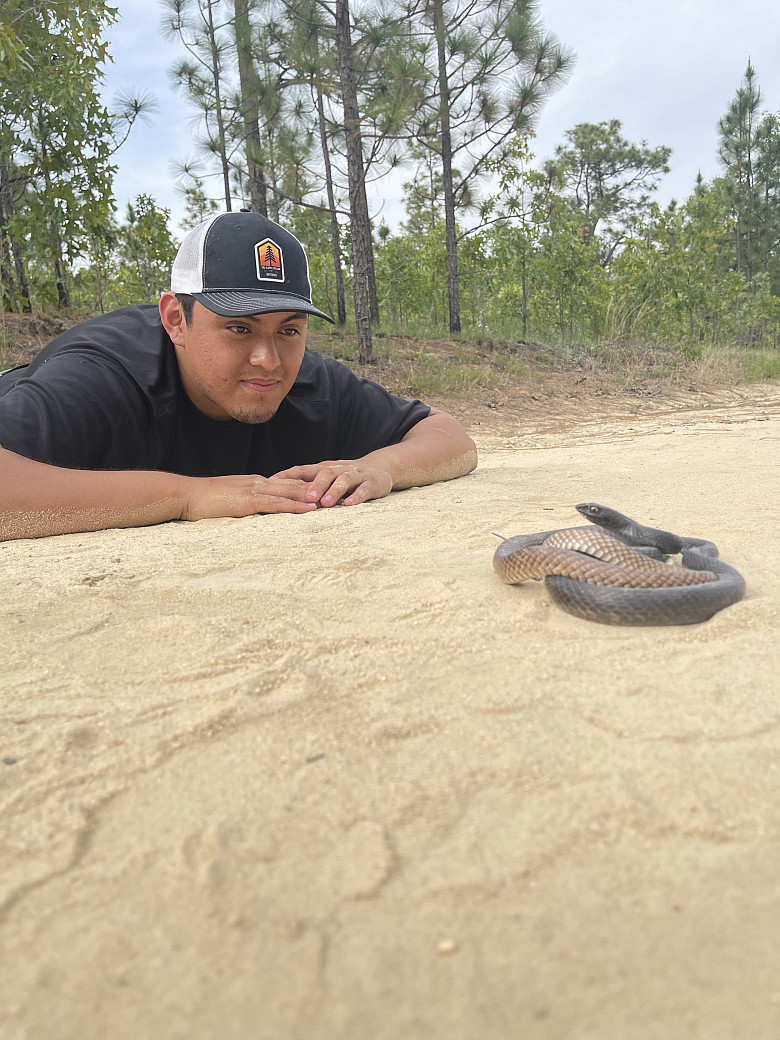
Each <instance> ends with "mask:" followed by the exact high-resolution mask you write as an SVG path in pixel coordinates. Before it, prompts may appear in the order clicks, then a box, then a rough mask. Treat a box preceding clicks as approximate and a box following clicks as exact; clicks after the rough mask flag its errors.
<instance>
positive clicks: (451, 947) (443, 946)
mask: <svg viewBox="0 0 780 1040" xmlns="http://www.w3.org/2000/svg"><path fill="white" fill-rule="evenodd" d="M457 948H458V944H457V943H456V942H455V940H454V939H442V940H441V941H440V942H439V946H438V950H439V953H440V954H441V955H442V956H443V957H444V956H446V955H447V954H450V953H455V951H456V950H457Z"/></svg>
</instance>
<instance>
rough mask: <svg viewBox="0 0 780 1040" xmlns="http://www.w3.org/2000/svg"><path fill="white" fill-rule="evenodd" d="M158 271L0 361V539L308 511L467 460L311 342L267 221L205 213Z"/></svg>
mask: <svg viewBox="0 0 780 1040" xmlns="http://www.w3.org/2000/svg"><path fill="white" fill-rule="evenodd" d="M171 286H172V288H171V290H170V291H169V292H166V293H164V294H163V296H162V298H161V299H160V303H159V307H154V306H152V305H144V306H140V307H125V308H123V309H122V310H119V311H114V312H113V313H111V314H106V315H104V316H102V317H98V318H92V319H90V320H89V321H86V322H84V323H83V324H81V325H78V326H76V327H75V328H73V329H71V330H69V331H68V332H66V333H64V334H63V335H61V336H58V337H57V339H55V340H54V341H53V342H52V343H50V344H49V345H48V346H47V347H45V348H44V349H43V350H42V351H41V352H40V354H38V355H37V357H36V358H35V359H34V360H33V361H32V362H31V363H30V364H29V365H27V366H21V367H20V368H15V369H11V370H10V371H8V372H6V373H4V374H2V376H0V445H1V446H2V447H0V488H1V489H2V490H1V491H0V538H6V539H7V538H31V537H39V536H42V535H52V534H64V533H68V532H74V531H96V530H101V529H104V528H109V527H140V526H143V525H146V524H158V523H163V522H165V521H167V520H201V519H204V518H206V517H223V516H233V517H239V516H249V515H250V514H253V513H306V512H309V511H311V510H314V509H317V508H318V507H320V506H325V507H327V506H332V505H335V504H336V503H338V502H340V501H343V503H344V505H348V506H351V505H358V504H359V503H361V502H366V501H368V500H369V499H372V498H381V497H382V496H384V495H387V494H389V492H390V491H392V490H394V489H398V488H407V487H414V486H419V485H422V484H432V483H434V482H435V481H438V480H449V479H451V478H453V477H458V476H462V475H463V474H464V473H468V472H470V471H471V470H472V469H474V467H475V466H476V463H477V455H476V449H475V446H474V443H473V441H472V440H471V438H470V437H468V436H467V434H466V432H465V430H464V429H463V427H462V426H461V425H460V423H458V422H457V420H455V419H453V418H452V416H450V415H447V414H446V413H445V412H440V411H437V410H436V409H435V408H428V407H427V406H426V405H424V404H422V403H421V402H419V401H413V402H410V401H404V400H402V399H401V398H399V397H394V396H393V395H391V394H389V393H388V392H387V391H386V390H384V389H383V388H382V387H380V386H378V385H377V384H376V383H372V382H370V381H368V380H361V379H358V378H357V377H356V376H355V375H354V374H353V373H352V372H350V371H349V369H348V368H346V367H345V366H344V365H341V364H339V363H338V362H337V361H334V360H333V359H332V358H324V357H322V356H321V355H320V354H317V353H312V352H310V351H308V350H306V331H307V326H308V316H309V315H310V314H313V315H316V316H318V317H320V318H325V320H326V321H332V319H330V318H329V317H328V316H327V315H326V314H324V313H323V312H322V311H320V310H318V309H317V308H316V307H314V306H313V304H312V301H311V286H310V284H309V271H308V263H307V260H306V254H305V252H304V250H303V247H302V246H301V244H300V242H299V241H298V240H297V239H296V238H295V237H294V236H293V235H291V234H290V233H289V232H288V231H286V230H285V229H284V228H281V227H280V226H279V225H278V224H275V223H274V222H273V221H270V220H268V219H266V218H265V217H262V216H260V215H259V214H257V213H248V212H241V213H224V214H221V215H219V216H217V217H212V218H210V219H209V220H207V221H204V223H202V224H200V225H199V226H198V227H197V228H195V229H194V230H193V231H191V232H190V233H189V234H188V235H187V236H186V238H185V239H184V241H183V243H182V245H181V248H180V249H179V252H178V254H177V257H176V260H175V261H174V265H173V271H172V275H171Z"/></svg>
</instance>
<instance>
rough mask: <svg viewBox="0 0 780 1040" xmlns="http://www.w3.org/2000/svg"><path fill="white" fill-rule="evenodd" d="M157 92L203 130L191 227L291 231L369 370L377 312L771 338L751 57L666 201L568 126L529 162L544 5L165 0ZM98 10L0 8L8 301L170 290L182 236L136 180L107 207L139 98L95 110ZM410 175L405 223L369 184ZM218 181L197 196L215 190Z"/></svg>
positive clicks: (547, 75) (189, 187)
mask: <svg viewBox="0 0 780 1040" xmlns="http://www.w3.org/2000/svg"><path fill="white" fill-rule="evenodd" d="M162 11H163V25H162V31H163V32H164V33H165V34H166V35H167V36H168V37H169V38H171V39H173V40H175V41H177V45H178V46H179V47H180V50H181V57H180V58H179V59H178V60H177V61H176V62H175V64H174V66H173V67H172V69H171V73H172V75H173V77H174V81H175V83H176V84H177V86H178V88H179V89H180V90H181V91H182V93H183V95H184V96H185V98H186V99H187V102H188V104H189V105H190V106H191V107H192V110H193V112H194V113H196V114H197V116H198V118H199V122H198V133H197V146H198V155H196V156H195V157H193V158H191V159H188V160H186V161H184V162H183V163H181V164H180V167H179V170H178V179H179V184H180V188H181V191H182V193H183V195H184V198H185V202H186V211H187V224H188V225H192V224H194V223H196V222H197V221H198V220H201V219H203V218H204V217H206V216H208V215H209V214H210V213H212V212H215V211H216V210H218V209H227V210H230V209H234V208H239V207H243V206H250V207H251V208H253V209H255V210H257V211H259V212H262V213H265V214H266V215H268V216H270V217H272V218H273V219H276V220H280V221H282V222H283V223H285V224H286V225H288V226H290V227H291V228H292V230H294V231H295V232H296V233H297V234H298V235H299V237H300V238H301V239H302V240H303V241H304V242H305V243H306V245H307V247H308V251H309V256H310V267H311V273H312V280H313V282H314V284H315V292H316V293H317V295H318V299H320V300H322V301H324V302H325V303H326V305H328V306H329V307H330V309H331V312H332V313H333V314H334V316H336V317H337V320H338V322H339V324H341V325H344V324H345V323H346V322H347V321H350V322H353V323H354V325H355V328H356V331H357V337H358V344H359V351H360V358H361V360H363V361H368V360H370V359H371V356H372V350H373V345H372V335H373V331H374V330H376V329H377V327H378V326H379V325H380V324H381V323H384V324H385V325H387V324H394V323H396V324H398V323H400V324H402V325H404V326H406V327H415V328H418V329H419V330H421V331H425V330H427V331H430V332H434V331H439V330H441V329H442V328H447V329H448V330H449V331H450V332H451V333H453V334H457V333H458V332H459V331H460V330H461V329H462V328H463V327H474V328H478V329H482V330H485V332H486V334H488V335H491V336H493V337H494V338H496V337H501V336H507V337H509V338H522V339H527V338H535V339H545V338H549V337H550V336H551V335H554V336H555V337H556V338H558V339H560V340H562V341H564V342H571V341H574V340H587V341H589V340H593V339H599V338H605V337H606V338H616V337H620V336H642V337H649V338H653V339H666V340H670V341H673V342H675V343H682V344H683V345H686V346H687V347H688V348H689V349H696V345H697V344H702V343H705V342H706V343H709V342H717V341H723V340H726V339H731V340H733V339H737V340H739V341H741V342H747V343H762V344H766V343H771V344H772V345H776V344H777V342H778V335H779V334H780V303H779V302H778V300H779V299H780V268H779V267H778V263H779V261H778V241H780V203H779V202H778V183H779V182H780V124H779V123H778V117H777V116H775V115H772V114H771V113H765V112H764V111H763V100H762V98H761V92H760V89H759V86H758V81H757V75H756V72H755V70H754V69H753V68H752V66H751V65H750V64H748V67H747V70H746V73H745V76H744V78H743V80H742V82H741V84H740V85H739V87H738V89H737V91H736V93H735V96H734V98H733V100H732V102H731V104H730V105H729V107H728V110H727V111H726V112H725V113H724V115H723V117H722V119H721V121H720V125H719V128H718V148H719V157H720V160H721V166H722V176H719V177H717V178H715V179H714V180H713V181H712V182H710V183H705V182H703V181H702V180H701V178H700V179H699V182H698V183H697V184H696V185H693V186H692V192H691V195H690V197H689V198H688V199H686V200H685V201H683V202H682V203H681V204H672V205H670V206H669V207H667V208H666V209H664V210H662V209H661V208H660V207H659V206H658V204H657V203H656V202H655V201H654V199H653V195H654V193H655V191H656V189H657V187H658V184H659V183H660V180H661V178H662V177H663V175H664V173H666V172H668V162H669V158H670V149H668V148H666V147H664V146H658V147H651V146H650V145H648V144H647V143H646V142H641V143H632V142H630V141H628V140H626V139H625V137H624V136H623V133H622V127H621V125H620V123H619V122H618V121H617V120H612V121H607V122H603V123H598V124H587V123H583V124H579V125H578V126H576V127H574V128H573V129H572V130H570V131H569V132H568V133H567V134H566V135H565V138H564V141H563V142H562V143H561V144H560V146H559V147H558V148H557V149H556V151H555V154H554V156H553V157H552V158H550V159H548V160H547V161H545V162H542V163H538V162H537V160H536V158H535V157H534V156H533V155H532V153H531V151H530V148H531V146H532V142H533V128H534V125H535V122H536V120H538V118H539V116H540V113H541V111H542V109H543V105H544V102H545V100H546V99H547V97H549V95H550V93H551V92H552V91H553V90H555V89H558V88H559V87H561V86H562V85H563V83H565V81H566V78H567V77H568V75H569V73H570V71H571V68H572V65H573V61H574V58H573V55H572V54H571V53H570V51H569V50H568V49H567V48H566V47H565V46H564V45H562V44H561V43H560V42H559V41H558V40H557V39H555V37H554V36H552V35H551V34H549V33H547V32H546V31H545V30H544V26H543V23H542V20H541V17H540V14H539V5H538V4H537V3H536V0H384V2H379V0H375V2H369V3H366V4H362V5H360V6H359V7H355V6H354V5H353V8H350V0H164V2H163V6H162ZM115 17H116V11H115V10H114V9H112V8H110V7H108V6H107V5H105V4H102V3H100V2H97V3H96V2H91V3H90V4H89V5H87V4H86V3H85V0H76V2H70V3H69V4H67V5H65V4H64V3H61V2H56V0H55V2H51V0H50V2H43V0H10V2H9V3H7V4H5V5H4V6H3V8H2V9H1V10H0V72H2V83H1V84H0V274H1V275H2V291H3V306H4V308H5V309H6V310H29V309H31V307H33V306H36V307H38V308H41V309H46V308H50V307H60V308H70V307H74V306H75V307H76V308H77V309H81V310H103V309H108V308H110V307H113V306H118V305H121V304H123V303H127V302H137V301H139V300H147V299H149V300H151V299H154V298H156V296H157V295H159V293H160V292H161V291H163V290H164V289H165V288H167V279H168V274H169V270H170V263H171V261H172V257H173V255H174V252H175V243H174V241H173V239H172V235H171V232H170V229H169V214H168V213H167V212H166V211H165V210H164V209H161V208H160V207H159V206H157V204H156V203H155V200H154V199H153V198H151V197H150V196H149V195H147V194H140V195H139V196H138V198H137V199H136V200H135V202H134V203H133V204H132V205H130V206H128V209H127V212H126V213H125V214H124V219H123V220H121V221H117V219H116V215H115V212H114V209H115V207H114V199H113V194H112V178H113V173H114V172H115V169H116V163H117V161H118V156H117V152H118V149H119V148H120V147H121V143H122V141H123V140H124V138H125V136H126V135H127V133H129V132H131V129H132V125H133V123H134V121H135V120H136V119H137V118H138V117H139V115H142V114H143V113H144V112H145V111H147V110H148V109H149V108H150V107H151V104H152V102H151V99H149V98H148V97H143V96H142V97H140V98H138V97H124V98H120V99H118V100H117V102H116V104H115V105H114V110H113V111H110V110H109V109H108V108H106V106H105V105H104V104H103V102H102V101H101V100H100V93H99V88H100V81H101V75H102V68H103V65H104V63H105V61H106V60H107V51H106V45H105V44H104V43H103V42H101V37H102V33H103V32H104V31H105V29H106V28H107V27H108V26H109V25H110V24H111V22H112V21H113V19H114V18H115ZM393 169H400V170H402V171H403V172H404V173H405V174H406V178H407V179H406V180H405V182H404V202H405V208H406V219H405V221H404V223H403V224H402V225H401V228H400V229H399V230H398V231H396V232H391V230H390V229H389V228H388V227H387V226H386V225H384V224H379V225H378V226H377V225H376V223H375V222H372V219H371V215H370V212H369V206H368V199H367V192H366V184H367V182H368V181H369V180H374V179H377V178H382V177H385V176H387V174H388V172H389V171H390V170H393ZM212 182H213V183H215V184H218V186H219V187H218V191H215V192H213V193H212V192H211V191H210V190H208V189H207V187H206V185H207V183H208V184H209V185H211V183H212Z"/></svg>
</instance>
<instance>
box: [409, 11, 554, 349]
mask: <svg viewBox="0 0 780 1040" xmlns="http://www.w3.org/2000/svg"><path fill="white" fill-rule="evenodd" d="M537 9H538V5H537V3H536V0H410V3H409V4H408V5H407V8H406V14H407V17H408V19H409V21H410V24H414V25H415V31H416V34H417V43H418V46H419V47H420V48H421V53H422V57H423V60H424V61H425V63H426V66H427V68H428V70H429V74H430V81H431V83H432V89H431V90H430V92H429V94H428V97H427V98H426V100H425V102H424V103H423V104H421V105H420V108H419V119H418V123H417V128H416V133H415V136H416V139H417V141H418V143H419V144H420V146H422V147H423V148H426V149H428V150H429V151H430V152H431V153H433V154H434V155H435V157H436V160H437V162H438V163H439V164H440V168H441V175H442V187H443V200H444V218H445V234H446V244H447V280H448V287H449V324H450V331H451V332H453V333H456V332H459V331H460V327H461V322H460V279H459V271H458V238H459V233H458V226H457V219H456V218H457V214H458V213H461V214H462V213H463V211H464V209H467V208H468V207H469V205H473V203H474V202H475V201H476V198H477V189H478V186H479V184H480V182H481V181H482V180H484V178H485V176H486V174H487V172H488V164H489V163H490V162H491V161H492V160H494V159H495V158H496V156H500V155H501V149H502V148H503V146H504V144H505V142H506V141H507V140H508V139H509V138H510V137H512V136H513V135H515V134H518V133H521V134H522V133H528V132H529V131H530V130H531V129H532V126H533V122H534V119H535V118H536V116H537V115H538V113H539V111H540V109H541V107H542V105H543V103H544V101H545V99H546V98H547V97H548V96H549V94H550V92H551V91H552V90H554V89H555V88H556V87H557V86H558V85H560V83H562V82H563V80H564V78H565V77H566V75H567V73H568V70H569V69H570V68H571V65H572V62H573V58H572V55H571V54H570V53H569V52H568V51H567V50H566V49H565V48H563V47H562V46H561V45H560V44H559V43H558V41H557V40H556V39H555V37H554V36H553V35H551V34H547V33H545V32H544V30H543V27H542V24H541V22H540V20H539V18H538V15H537Z"/></svg>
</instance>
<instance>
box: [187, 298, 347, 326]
mask: <svg viewBox="0 0 780 1040" xmlns="http://www.w3.org/2000/svg"><path fill="white" fill-rule="evenodd" d="M191 295H192V298H193V299H194V300H197V301H198V303H202V304H203V306H204V307H206V308H207V309H208V310H210V311H213V312H214V314H221V315H222V316H223V317H226V318H241V317H249V316H250V315H252V314H272V313H273V312H274V311H298V312H301V313H303V314H314V315H315V316H316V317H318V318H324V319H325V321H329V322H330V323H331V325H335V324H336V322H335V321H334V320H333V318H331V317H330V316H329V315H328V314H325V312H324V311H321V310H318V309H317V308H316V307H315V306H314V304H313V303H309V301H308V300H304V299H303V298H302V297H301V296H291V295H290V294H286V293H270V292H210V293H192V294H191Z"/></svg>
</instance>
